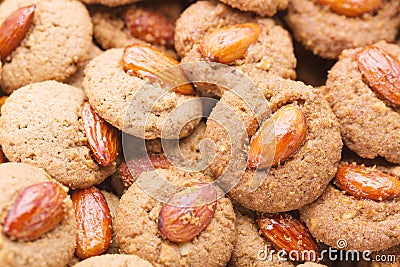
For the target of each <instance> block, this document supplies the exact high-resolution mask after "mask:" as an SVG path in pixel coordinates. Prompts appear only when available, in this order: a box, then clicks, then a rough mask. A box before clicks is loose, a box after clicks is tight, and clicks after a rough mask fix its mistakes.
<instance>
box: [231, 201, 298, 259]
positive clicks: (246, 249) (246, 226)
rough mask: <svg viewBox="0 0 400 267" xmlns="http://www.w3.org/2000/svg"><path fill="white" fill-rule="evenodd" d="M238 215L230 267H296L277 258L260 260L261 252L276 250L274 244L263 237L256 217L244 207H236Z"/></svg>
mask: <svg viewBox="0 0 400 267" xmlns="http://www.w3.org/2000/svg"><path fill="white" fill-rule="evenodd" d="M235 214H236V244H235V247H234V249H233V252H232V257H231V260H230V261H229V263H228V265H227V266H229V267H247V266H253V267H262V266H264V267H266V266H271V267H278V266H279V267H290V266H295V265H294V264H293V263H292V262H290V261H279V260H278V259H277V257H276V255H275V257H274V258H273V259H272V260H271V259H270V258H267V259H266V260H260V259H259V258H258V255H259V254H258V253H259V251H260V250H265V249H266V248H267V249H268V250H274V248H273V246H272V244H271V243H270V242H269V241H268V240H266V239H265V238H264V237H262V236H261V235H260V233H259V229H258V227H257V224H256V215H255V214H254V213H252V212H251V211H249V210H245V209H243V208H242V207H238V206H235Z"/></svg>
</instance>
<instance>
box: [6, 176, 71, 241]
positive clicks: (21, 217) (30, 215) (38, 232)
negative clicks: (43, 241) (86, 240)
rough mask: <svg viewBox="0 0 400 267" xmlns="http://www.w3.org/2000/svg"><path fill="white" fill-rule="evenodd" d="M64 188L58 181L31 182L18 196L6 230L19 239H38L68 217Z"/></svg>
mask: <svg viewBox="0 0 400 267" xmlns="http://www.w3.org/2000/svg"><path fill="white" fill-rule="evenodd" d="M66 198H68V195H67V193H66V192H65V191H64V189H63V188H62V187H61V186H59V185H58V184H56V183H54V182H42V183H38V184H34V185H31V186H29V187H27V188H25V189H24V191H22V193H21V194H19V195H18V197H17V200H16V201H15V203H14V205H13V206H12V207H11V209H10V210H9V211H8V213H7V217H6V219H5V222H4V227H3V233H4V234H5V235H7V236H9V237H10V238H11V239H15V240H35V239H37V238H39V237H41V236H42V235H43V234H45V233H47V232H49V231H51V230H53V229H54V228H55V227H56V226H57V225H58V224H59V223H60V222H61V221H62V220H63V219H64V217H65V213H66V212H65V208H64V202H65V199H66Z"/></svg>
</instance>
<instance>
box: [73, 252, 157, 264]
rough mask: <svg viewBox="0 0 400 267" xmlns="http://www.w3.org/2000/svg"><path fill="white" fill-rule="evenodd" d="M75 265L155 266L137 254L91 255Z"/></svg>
mask: <svg viewBox="0 0 400 267" xmlns="http://www.w3.org/2000/svg"><path fill="white" fill-rule="evenodd" d="M74 266H75V267H108V266H115V267H153V265H151V264H150V263H149V262H148V261H146V260H143V259H141V258H139V257H138V256H135V255H115V254H114V255H110V254H106V255H102V256H96V257H91V258H89V259H86V260H84V261H81V262H79V263H78V264H76V265H74Z"/></svg>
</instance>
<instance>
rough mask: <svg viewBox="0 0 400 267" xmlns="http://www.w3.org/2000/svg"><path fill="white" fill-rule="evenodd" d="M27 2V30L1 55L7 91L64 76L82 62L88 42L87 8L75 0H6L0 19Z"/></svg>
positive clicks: (89, 25) (0, 11)
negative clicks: (29, 19)
mask: <svg viewBox="0 0 400 267" xmlns="http://www.w3.org/2000/svg"><path fill="white" fill-rule="evenodd" d="M31 4H36V9H35V13H34V17H33V22H32V25H31V27H30V29H29V31H28V32H27V34H26V36H25V38H24V39H23V41H22V42H21V43H20V45H19V46H18V47H17V48H16V49H15V50H14V51H13V52H12V53H11V54H10V55H9V56H8V57H7V58H3V59H2V61H3V70H2V73H1V81H0V84H1V88H2V89H3V90H4V91H5V92H6V93H8V94H10V93H11V92H13V91H14V90H16V89H18V88H20V87H22V86H24V85H27V84H30V83H35V82H42V81H46V80H57V81H65V80H67V78H68V77H70V76H71V75H72V74H74V73H75V72H76V70H77V69H78V67H79V66H80V65H81V64H83V63H84V62H85V60H86V59H87V55H88V53H89V49H90V46H91V42H92V34H93V25H92V23H91V19H90V16H89V12H88V11H87V9H86V7H85V6H84V5H83V4H82V3H80V2H78V1H75V0H43V1H39V0H7V1H4V2H3V3H2V4H1V5H0V22H3V21H4V20H5V19H6V18H7V17H8V16H9V15H10V14H11V13H12V12H14V11H16V10H17V9H19V8H21V7H24V6H28V5H31Z"/></svg>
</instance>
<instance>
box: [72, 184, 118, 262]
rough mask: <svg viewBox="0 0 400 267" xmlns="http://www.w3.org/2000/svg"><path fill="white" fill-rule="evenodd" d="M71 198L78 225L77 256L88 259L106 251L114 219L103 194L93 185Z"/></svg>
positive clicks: (75, 193) (110, 238) (77, 192)
mask: <svg viewBox="0 0 400 267" xmlns="http://www.w3.org/2000/svg"><path fill="white" fill-rule="evenodd" d="M71 199H72V203H73V207H74V210H75V217H76V222H77V226H78V233H77V237H76V250H75V254H76V256H78V257H79V258H81V259H86V258H89V257H92V256H98V255H100V254H102V253H104V252H106V251H107V250H108V248H109V247H110V244H111V240H112V220H111V214H110V209H109V208H108V205H107V202H106V200H105V198H104V196H103V194H102V193H101V192H100V190H99V189H97V188H96V187H91V188H89V189H81V190H78V191H75V192H74V193H73V194H72V196H71Z"/></svg>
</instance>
